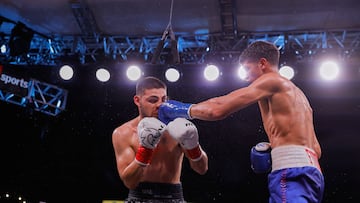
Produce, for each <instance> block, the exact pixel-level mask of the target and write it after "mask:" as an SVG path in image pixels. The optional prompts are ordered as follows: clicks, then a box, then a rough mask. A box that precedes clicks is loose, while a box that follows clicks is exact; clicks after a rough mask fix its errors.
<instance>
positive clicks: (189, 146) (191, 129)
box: [167, 118, 208, 174]
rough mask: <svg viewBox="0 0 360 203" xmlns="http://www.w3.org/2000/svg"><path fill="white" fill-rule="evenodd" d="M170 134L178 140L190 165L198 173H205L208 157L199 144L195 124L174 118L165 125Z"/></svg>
mask: <svg viewBox="0 0 360 203" xmlns="http://www.w3.org/2000/svg"><path fill="white" fill-rule="evenodd" d="M167 131H168V132H169V134H170V136H171V137H173V138H174V139H175V140H177V141H178V142H179V144H180V145H181V147H182V148H183V149H184V151H185V155H186V157H188V158H189V159H190V165H191V167H192V168H193V169H194V170H195V171H196V172H198V173H199V174H204V173H206V171H207V169H208V159H207V155H206V153H205V152H204V151H203V150H202V149H201V147H200V144H199V135H198V130H197V128H196V126H195V125H194V124H193V123H192V122H191V121H189V120H187V119H185V118H176V119H175V120H173V121H171V122H170V123H169V124H168V126H167Z"/></svg>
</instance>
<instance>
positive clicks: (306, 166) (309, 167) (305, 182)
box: [159, 41, 325, 203]
mask: <svg viewBox="0 0 360 203" xmlns="http://www.w3.org/2000/svg"><path fill="white" fill-rule="evenodd" d="M279 58H280V53H279V50H278V49H277V47H276V46H275V45H274V44H272V43H269V42H265V41H256V42H253V43H252V44H250V45H249V47H247V48H246V49H245V50H244V51H243V52H242V54H241V55H240V63H241V65H242V66H243V67H244V68H245V70H246V71H247V74H248V76H247V80H248V81H249V82H250V85H249V86H247V87H244V88H240V89H237V90H234V91H232V92H230V93H228V94H226V95H224V96H219V97H215V98H211V99H208V100H205V101H203V102H200V103H197V104H190V103H182V102H178V101H174V100H170V101H168V102H166V103H164V104H162V105H161V107H160V110H159V118H160V120H162V121H163V122H170V121H171V120H173V119H174V118H177V117H183V118H186V119H201V120H208V121H215V120H221V119H224V118H226V117H227V116H229V115H230V114H232V113H235V112H237V111H239V110H241V109H243V108H246V107H247V106H249V105H252V104H254V103H257V104H258V106H259V108H260V113H261V117H262V121H263V125H264V128H265V131H266V133H267V135H268V139H269V143H268V144H266V143H261V144H259V145H257V146H256V147H254V148H252V150H251V161H252V167H253V169H254V171H255V172H268V171H269V170H271V173H269V174H268V188H269V192H270V198H269V202H271V203H279V202H307V203H309V202H311V203H318V202H321V201H322V197H323V193H324V184H325V183H324V177H323V174H322V172H321V169H320V165H319V162H318V159H319V158H320V156H321V147H320V144H319V142H318V140H317V137H316V133H315V130H314V124H313V111H312V108H311V106H310V104H309V101H308V99H307V98H306V96H305V95H304V93H303V92H302V91H301V89H300V88H299V87H297V86H296V85H295V84H294V83H293V82H291V81H290V80H288V79H287V78H285V77H282V76H281V75H280V74H279V72H278V65H279ZM270 155H271V156H270Z"/></svg>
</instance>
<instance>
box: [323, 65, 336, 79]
mask: <svg viewBox="0 0 360 203" xmlns="http://www.w3.org/2000/svg"><path fill="white" fill-rule="evenodd" d="M338 74H339V66H338V65H337V64H336V63H335V62H332V61H327V62H324V63H323V64H322V65H321V67H320V75H321V77H322V78H323V79H325V80H333V79H335V78H336V77H337V76H338Z"/></svg>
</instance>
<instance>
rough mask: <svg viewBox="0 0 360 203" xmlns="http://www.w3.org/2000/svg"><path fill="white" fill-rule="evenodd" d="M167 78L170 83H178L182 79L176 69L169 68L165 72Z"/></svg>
mask: <svg viewBox="0 0 360 203" xmlns="http://www.w3.org/2000/svg"><path fill="white" fill-rule="evenodd" d="M165 77H166V79H167V80H168V81H169V82H176V81H178V80H179V78H180V72H179V71H178V70H177V69H176V68H169V69H167V70H166V72H165Z"/></svg>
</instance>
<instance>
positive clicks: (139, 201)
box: [125, 182, 186, 203]
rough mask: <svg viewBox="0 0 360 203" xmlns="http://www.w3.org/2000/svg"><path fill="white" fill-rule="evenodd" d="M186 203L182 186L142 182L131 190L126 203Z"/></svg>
mask: <svg viewBox="0 0 360 203" xmlns="http://www.w3.org/2000/svg"><path fill="white" fill-rule="evenodd" d="M145 202H146V203H160V202H161V203H185V202H186V201H185V200H184V196H183V189H182V185H181V184H180V183H179V184H170V183H152V182H141V183H139V185H138V186H137V187H136V188H135V189H134V190H129V195H128V198H127V199H126V200H125V203H145Z"/></svg>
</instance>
